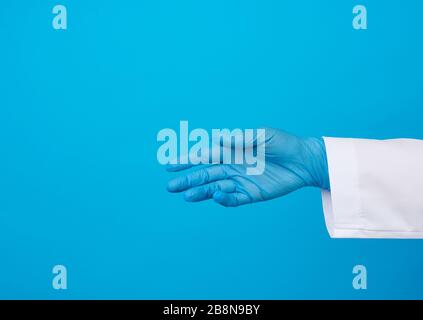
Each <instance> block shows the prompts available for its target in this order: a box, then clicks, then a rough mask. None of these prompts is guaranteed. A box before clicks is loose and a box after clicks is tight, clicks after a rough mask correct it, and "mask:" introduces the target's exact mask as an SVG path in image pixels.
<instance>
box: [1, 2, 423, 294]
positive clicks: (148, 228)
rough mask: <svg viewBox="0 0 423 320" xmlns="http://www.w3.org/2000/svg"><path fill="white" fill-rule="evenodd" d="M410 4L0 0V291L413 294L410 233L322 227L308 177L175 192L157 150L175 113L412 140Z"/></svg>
mask: <svg viewBox="0 0 423 320" xmlns="http://www.w3.org/2000/svg"><path fill="white" fill-rule="evenodd" d="M56 4H64V5H66V6H67V9H68V30H66V31H60V30H59V31H57V30H54V29H53V27H52V19H53V14H52V12H51V11H52V8H53V6H54V5H56ZM356 4H365V5H366V6H367V9H368V15H369V16H368V30H366V31H356V30H354V29H353V28H352V18H353V15H352V8H353V6H354V5H356ZM422 17H423V2H421V1H418V0H414V1H412V0H405V1H393V0H383V1H375V0H373V1H372V0H367V1H353V0H344V1H337V0H320V1H316V0H298V1H279V0H273V1H271V0H177V1H175V0H167V1H166V0H154V1H153V0H150V1H146V0H143V1H135V0H134V1H127V0H120V1H100V0H96V1H82V0H81V1H70V0H67V1H62V2H56V1H47V0H37V1H35V0H34V1H4V2H3V3H2V4H1V8H0V41H1V45H0V298H25V299H34V298H41V299H43V298H49V299H50V298H51V299H69V298H79V299H85V298H106V299H109V298H118V299H162V298H163V299H164V298H170V299H185V298H187V299H203V298H209V299H214V298H220V299H284V298H320V299H326V298H343V299H344V298H346V299H354V298H364V299H374V298H389V299H390V298H423V241H419V240H350V239H343V240H342V239H341V240H334V239H330V238H329V236H328V233H327V231H326V228H325V224H324V219H323V213H322V207H321V199H320V192H319V190H314V189H304V190H301V191H299V192H296V193H294V194H291V195H289V196H287V197H285V198H279V199H276V200H273V201H270V202H266V203H259V204H255V205H249V206H244V207H240V208H236V209H227V208H223V207H220V206H218V205H217V204H215V203H213V202H203V203H197V204H190V203H185V202H184V201H183V199H182V196H181V195H173V194H169V193H168V192H167V191H166V188H165V187H166V182H167V180H168V179H169V178H171V177H173V176H174V175H175V174H170V173H167V172H165V170H164V169H163V168H162V167H161V166H160V165H159V164H158V162H157V160H156V152H157V148H158V143H157V141H156V134H157V132H158V131H159V130H160V129H163V128H167V127H169V128H174V129H177V128H178V125H179V121H180V120H188V121H189V122H190V126H191V128H194V127H202V128H206V129H211V128H238V127H239V128H255V127H258V126H263V125H265V126H273V127H276V128H283V129H285V130H288V131H291V132H294V133H296V134H299V135H304V136H321V135H327V136H339V137H370V138H391V137H392V138H395V137H414V138H423V129H422V117H423V111H422V108H423V90H422V89H423V79H422V77H423V76H422V75H423V58H422V57H423V43H422V39H423V19H422ZM57 264H64V265H65V266H66V267H67V269H68V290H66V291H57V290H54V289H53V288H52V285H51V281H52V278H53V275H52V267H53V266H54V265H57ZM357 264H364V265H365V266H366V267H367V270H368V290H366V291H356V290H353V287H352V284H351V282H352V279H353V274H352V268H353V266H354V265H357Z"/></svg>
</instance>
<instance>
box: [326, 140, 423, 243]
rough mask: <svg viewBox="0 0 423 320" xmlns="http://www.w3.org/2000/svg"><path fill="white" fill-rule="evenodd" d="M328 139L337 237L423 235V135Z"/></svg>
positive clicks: (331, 222) (329, 207) (330, 212)
mask: <svg viewBox="0 0 423 320" xmlns="http://www.w3.org/2000/svg"><path fill="white" fill-rule="evenodd" d="M324 141H325V146H326V153H327V159H328V168H329V180H330V191H322V199H323V211H324V215H325V222H326V226H327V229H328V231H329V235H330V236H331V237H332V238H423V140H415V139H394V140H371V139H343V138H327V137H325V138H324Z"/></svg>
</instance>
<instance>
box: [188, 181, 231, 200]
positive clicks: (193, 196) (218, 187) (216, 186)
mask: <svg viewBox="0 0 423 320" xmlns="http://www.w3.org/2000/svg"><path fill="white" fill-rule="evenodd" d="M235 190H236V184H235V181H233V180H220V181H216V182H212V183H209V184H205V185H203V186H199V187H194V188H191V189H188V190H187V191H185V194H184V198H185V200H186V201H188V202H197V201H203V200H207V199H211V198H213V194H214V193H215V192H217V191H223V192H227V193H231V192H235Z"/></svg>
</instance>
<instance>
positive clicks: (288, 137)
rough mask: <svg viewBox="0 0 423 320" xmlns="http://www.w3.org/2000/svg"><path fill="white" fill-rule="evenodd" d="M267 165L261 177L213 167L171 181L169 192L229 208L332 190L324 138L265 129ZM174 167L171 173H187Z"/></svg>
mask: <svg viewBox="0 0 423 320" xmlns="http://www.w3.org/2000/svg"><path fill="white" fill-rule="evenodd" d="M265 161H266V166H265V170H264V172H263V174H261V175H256V176H254V175H247V174H246V166H245V165H236V164H233V165H232V164H214V165H209V166H202V168H200V169H197V170H195V171H192V172H191V171H187V173H186V174H184V175H182V176H180V177H177V178H175V179H172V180H171V181H169V183H168V185H167V189H168V191H169V192H185V193H184V198H185V200H186V201H189V202H197V201H203V200H207V199H212V198H213V199H214V201H216V202H217V203H219V204H221V205H223V206H226V207H236V206H240V205H244V204H247V203H253V202H258V201H266V200H270V199H274V198H277V197H281V196H283V195H286V194H288V193H290V192H293V191H295V190H297V189H300V188H302V187H308V186H312V187H318V188H322V189H327V190H329V175H328V166H327V159H326V149H325V145H324V142H323V139H321V138H299V137H297V136H294V135H292V134H289V133H287V132H284V131H281V130H276V129H266V137H265ZM189 167H190V166H189V165H188V166H187V165H171V166H169V167H168V171H182V170H186V169H187V168H189Z"/></svg>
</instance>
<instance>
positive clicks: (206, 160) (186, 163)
mask: <svg viewBox="0 0 423 320" xmlns="http://www.w3.org/2000/svg"><path fill="white" fill-rule="evenodd" d="M221 149H222V148H221V147H219V146H218V147H216V146H215V147H213V146H212V147H210V148H209V149H206V152H203V153H202V154H201V155H200V156H198V155H193V154H189V155H187V154H184V155H181V156H180V157H179V159H176V160H174V161H173V162H175V164H167V165H166V170H167V171H169V172H177V171H182V170H187V169H189V168H192V167H194V166H197V165H204V164H219V163H222V157H221V154H222V150H221ZM193 159H195V161H193ZM176 162H177V163H176Z"/></svg>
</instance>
